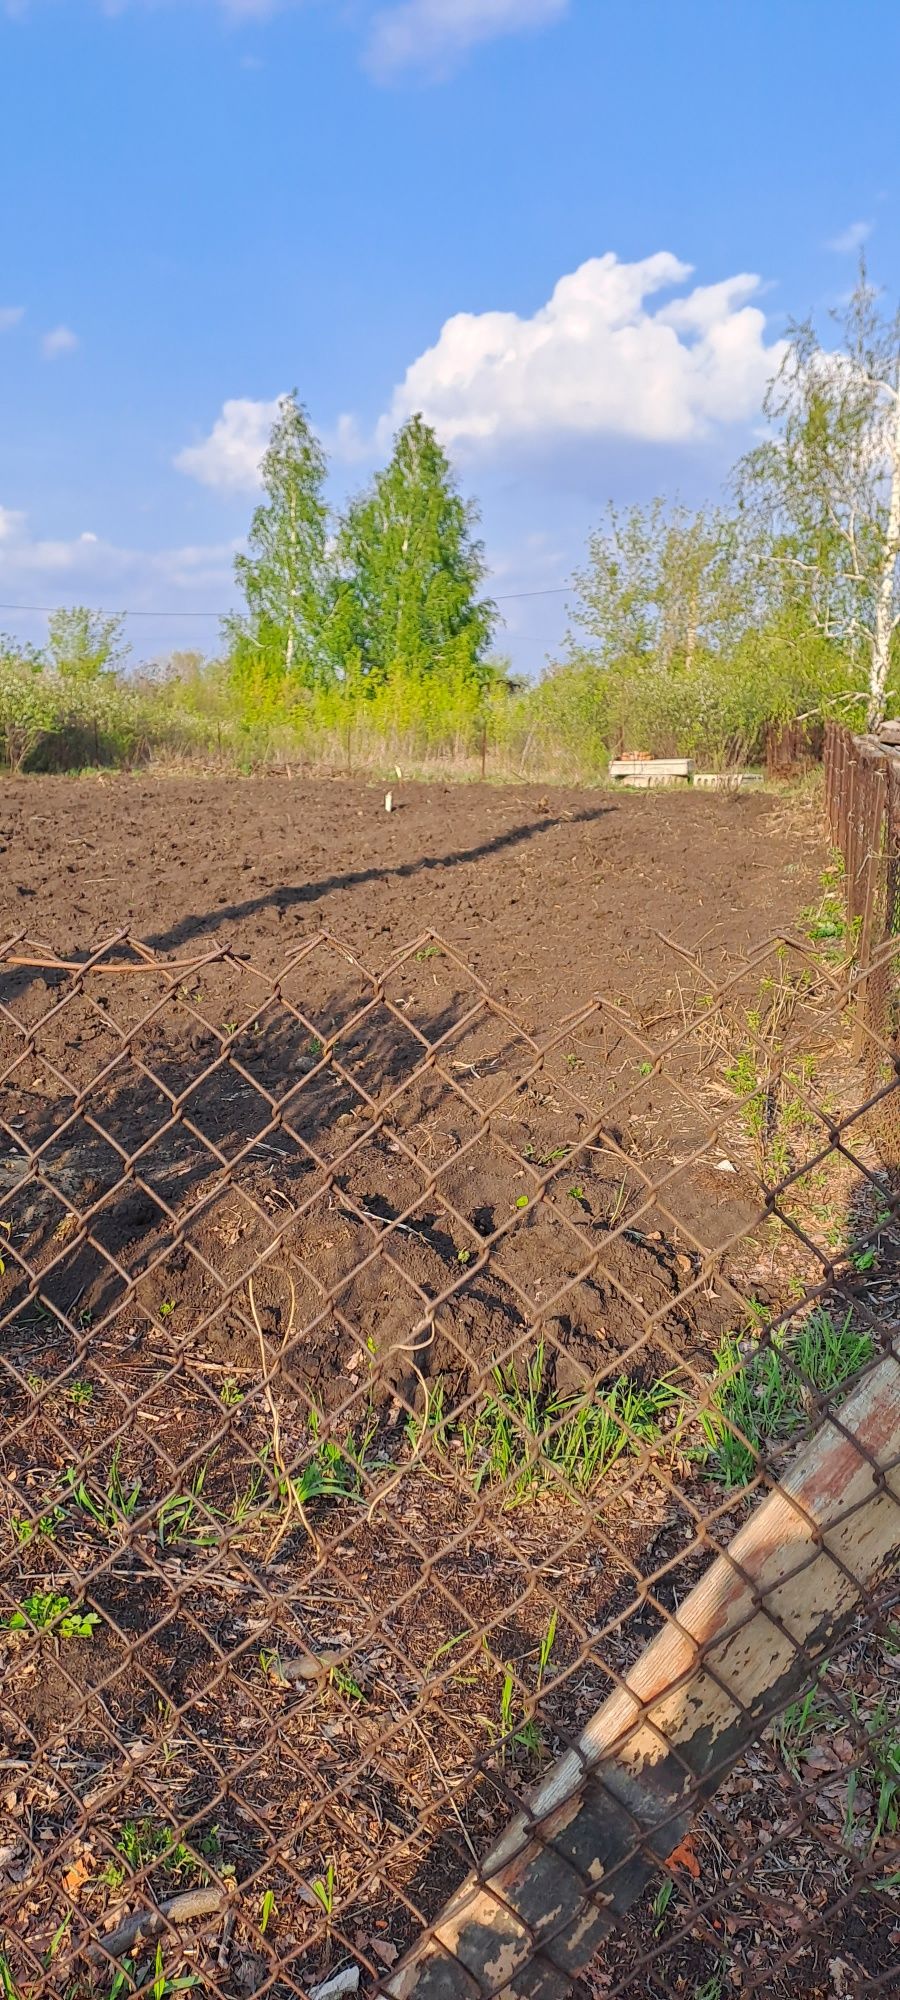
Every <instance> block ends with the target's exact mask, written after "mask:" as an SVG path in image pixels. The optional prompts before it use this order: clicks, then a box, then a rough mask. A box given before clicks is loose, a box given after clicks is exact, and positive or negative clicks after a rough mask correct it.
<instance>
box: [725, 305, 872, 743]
mask: <svg viewBox="0 0 900 2000" xmlns="http://www.w3.org/2000/svg"><path fill="white" fill-rule="evenodd" d="M841 331H842V342H841V345H840V347H839V348H838V349H837V350H834V349H829V348H825V347H823V346H822V344H821V342H820V341H819V338H818V336H817V334H816V331H815V328H814V326H813V324H812V321H811V320H807V321H805V322H803V323H802V324H798V325H794V326H792V327H791V329H790V339H789V341H788V343H787V346H786V349H785V353H784V358H783V360H782V363H781V367H780V368H779V371H778V374H777V375H776V376H775V378H774V380H773V382H772V383H771V384H770V386H769V390H768V393H767V396H766V401H765V405H764V408H765V414H766V416H767V418H768V419H769V421H770V423H771V424H772V425H773V429H774V435H773V436H772V437H771V438H770V439H768V440H767V441H766V442H765V443H763V444H761V445H760V446H759V447H758V448H757V449H756V450H755V451H753V452H751V453H750V454H749V456H748V457H747V458H745V459H744V460H743V461H742V464H741V466H740V467H739V469H738V492H739V495H740V499H741V503H742V506H743V508H744V510H745V511H756V512H757V513H758V514H759V516H760V517H761V519H762V520H763V521H764V523H765V527H766V529H767V531H768V534H769V537H770V542H769V549H770V553H769V561H770V563H771V564H773V565H774V566H775V567H776V568H777V569H778V570H779V571H780V573H781V577H782V582H783V587H784V590H785V593H786V595H787V596H788V597H790V598H792V599H793V600H794V601H795V602H796V603H797V604H798V605H799V606H801V607H802V608H803V609H804V610H805V612H806V613H807V615H808V616H809V617H810V618H811V620H812V622H813V623H814V625H815V626H816V627H817V628H818V630H819V631H820V632H822V633H824V634H825V636H826V637H827V638H829V639H831V640H833V641H835V642H836V644H838V645H839V646H841V647H842V648H843V649H844V650H845V651H846V652H847V653H848V654H849V655H850V657H851V658H852V659H853V660H854V661H855V662H856V663H857V665H858V668H859V671H860V675H861V678H862V679H864V681H865V684H866V704H867V722H868V727H869V728H870V729H877V727H878V725H879V724H880V723H881V722H882V721H883V720H884V714H885V707H886V696H887V684H888V675H889V672H890V666H891V654H892V644H893V639H894V634H895V632H896V630H897V625H898V621H900V317H898V315H896V314H895V315H892V316H889V315H888V314H886V313H885V311H884V310H883V308H882V305H881V301H880V299H879V296H878V293H877V292H876V291H875V290H874V288H873V287H872V286H871V285H870V284H869V283H868V281H867V278H866V273H865V268H864V267H861V269H860V277H859V282H858V284H857V287H856V290H855V291H854V293H853V296H852V298H851V300H850V302H849V305H848V307H847V310H846V313H845V315H844V317H843V320H842V322H841Z"/></svg>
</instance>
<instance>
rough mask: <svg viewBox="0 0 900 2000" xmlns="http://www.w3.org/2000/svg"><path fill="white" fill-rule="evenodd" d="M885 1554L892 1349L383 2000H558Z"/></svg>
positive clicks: (889, 1525) (806, 1675)
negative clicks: (497, 1999) (485, 1999)
mask: <svg viewBox="0 0 900 2000" xmlns="http://www.w3.org/2000/svg"><path fill="white" fill-rule="evenodd" d="M898 1552H900V1359H898V1351H897V1350H896V1349H895V1350H893V1351H892V1352H891V1353H889V1354H888V1355H887V1356H886V1357H885V1359H884V1360H883V1361H881V1362H880V1363H879V1364H878V1366H877V1367H875V1368H873V1369H872V1370H871V1371H870V1372H869V1374H868V1375H867V1376H866V1378H865V1380H864V1381H863V1382H862V1383H861V1384H860V1386H859V1387H858V1388H857V1390H856V1391H855V1393H854V1394H853V1395H852V1396H851V1397H850V1398H849V1399H848V1400H847V1402H846V1403H844V1404H843V1405H842V1406H841V1408H840V1411H839V1412H838V1413H836V1415H835V1417H834V1418H829V1419H828V1420H827V1421H826V1422H825V1423H824V1424H823V1427H822V1429H821V1430H820V1431H819V1433H818V1434H817V1436H816V1437H815V1438H814V1439H813V1440H812V1442H811V1443H810V1444H809V1445H808V1446H807V1447H806V1449H805V1450H804V1451H803V1452H802V1453H801V1454H800V1455H799V1456H798V1458H797V1459H796V1461H795V1463H794V1465H793V1467H792V1469H791V1471H790V1473H789V1474H788V1475H786V1477H785V1479H784V1481H783V1483H782V1484H781V1485H780V1486H779V1487H778V1488H777V1489H776V1490H775V1491H773V1492H772V1493H770V1494H769V1495H768V1497H767V1498H766V1499H765V1501H764V1502H763V1503H762V1504H761V1506H760V1507H758V1508H757V1510H756V1512H755V1513H754V1514H753V1515H752V1517H751V1519H750V1520H749V1521H748V1522H747V1523H746V1524H745V1526H744V1527H743V1528H742V1529H741V1530H740V1532H739V1533H738V1534H737V1535H736V1536H735V1537H734V1540H733V1541H732V1542H731V1543H730V1545H729V1547H728V1549H727V1551H725V1553H723V1554H722V1555H720V1556H718V1557H717V1558H716V1559H715V1561H714V1562H713V1563H712V1564H711V1566H710V1568H709V1570H708V1571H707V1573H706V1575H705V1576H704V1577H703V1578H702V1580H701V1582H700V1583H699V1584H698V1585H697V1586H696V1588H695V1589H694V1590H693V1591H692V1592H691V1594H690V1596H689V1597H688V1598H687V1600H686V1602H685V1603H684V1605H683V1606H682V1607H681V1609H680V1611H679V1612H678V1614H677V1618H676V1617H674V1616H673V1617H672V1619H671V1621H670V1622H669V1623H668V1624H667V1625H666V1628H665V1630H664V1631H662V1632H661V1633H660V1634H659V1636H658V1637H657V1638H656V1639H654V1640H653V1642H652V1644H651V1645H649V1646H648V1647H647V1648H646V1650H645V1651H644V1652H643V1653H642V1655H641V1657H640V1659H639V1660H638V1661H637V1663H636V1665H635V1666H634V1667H633V1668H632V1669H631V1670H630V1672H629V1674H628V1677H627V1686H623V1687H622V1688H620V1689H618V1690H617V1691H616V1693H615V1694H613V1695H611V1696H610V1698H609V1700H608V1701H606V1702H604V1704H603V1706H602V1707H601V1708H599V1709H598V1710H597V1711H596V1713H595V1714H594V1715H593V1716H592V1718H591V1720H590V1722H589V1723H588V1724H587V1727H586V1728H585V1730H584V1732H583V1734H582V1736H581V1739H580V1742H579V1745H578V1747H577V1749H576V1750H573V1751H570V1752H568V1753H567V1755H566V1756H564V1757H562V1758H560V1759H559V1761H558V1763H557V1764H556V1765H555V1766H554V1768H553V1770H552V1771H551V1772H550V1773H549V1775H548V1776H547V1777H546V1778H545V1779H544V1781H543V1783H542V1784H541V1786H540V1788H539V1790H538V1791H537V1793H536V1794H535V1797H534V1799H533V1800H532V1804H531V1809H530V1812H529V1813H528V1814H527V1816H526V1815H524V1814H522V1815H520V1816H519V1817H518V1818H517V1819H515V1820H514V1821H513V1822H512V1823H511V1825H510V1826H509V1827H508V1828H507V1831H506V1833H505V1834H504V1835H503V1836H502V1838H501V1839H500V1841H499V1842H498V1843H497V1845H496V1846H495V1847H494V1848H493V1850H492V1851H491V1853H490V1854H488V1855H487V1857H486V1858H485V1860H484V1861H483V1863H482V1864H481V1867H480V1868H479V1870H478V1872H477V1874H473V1875H472V1876H470V1877H469V1879H468V1880H467V1881H466V1882H464V1883H463V1885H462V1887H461V1888H460V1889H459V1890H457V1892H456V1894H455V1895H454V1896H452V1897H451V1899H450V1901H449V1902H448V1903H447V1904H446V1905H445V1908H444V1909H443V1911H442V1912H441V1914H440V1916H439V1917H438V1918H437V1919H436V1920H435V1922H434V1923H433V1924H432V1925H431V1926H430V1927H429V1929H428V1930H427V1931H426V1932H425V1934H424V1935H423V1937H422V1938H421V1939H420V1940H419V1942H418V1943H417V1944H416V1945H415V1946H414V1947H413V1949H412V1951H411V1952H410V1953H409V1954H408V1955H407V1957H406V1958H405V1959H404V1960H403V1963H402V1964H401V1965H400V1966H398V1968H397V1970H396V1972H395V1973H394V1974H393V1975H392V1977H391V1978H390V1979H389V1980H387V1981H385V1982H384V1983H383V1986H382V1991H383V1992H384V1993H385V1994H387V1995H389V1996H390V1997H391V2000H473V1997H474V2000H478V1996H483V1995H486V1994H491V1995H494V1994H502V1995H503V1996H504V2000H561V1996H563V1995H564V1994H565V1993H566V1992H567V1991H568V1988H569V1986H570V1984H571V1981H572V1980H573V1979H574V1978H575V1976H576V1974H577V1973H578V1972H579V1971H580V1969H581V1968H582V1967H583V1966H584V1965H586V1964H587V1963H588V1961H589V1959H590V1958H591V1957H592V1955H593V1953H594V1952H595V1951H596V1949H597V1946H598V1945H599V1944H600V1942H601V1940H602V1939H603V1938H604V1937H605V1936H606V1934H607V1933H608V1932H609V1931H610V1930H611V1929H612V1928H613V1926H614V1925H615V1923H616V1922H617V1921H618V1919H619V1917H620V1916H621V1915H622V1914H623V1913H624V1912H625V1911H626V1910H627V1909H628V1908H629V1907H630V1905H631V1904H632V1903H633V1902H634V1901H635V1899H636V1897H637V1896H638V1895H640V1893H641V1891H642V1889H643V1888H644V1887H645V1886H646V1884H647V1883H648V1881H650V1880H651V1878H652V1877H653V1876H654V1875H655V1873H656V1865H655V1861H658V1862H662V1861H664V1860H665V1858H666V1856H667V1855H668V1854H671V1852H672V1850H673V1849H674V1848H675V1847H676V1846H677V1845H678V1842H679V1840H681V1839H682V1838H683V1835H684V1833H685V1832H686V1830H687V1828H688V1826H689V1825H690V1822H691V1819H692V1818H693V1816H694V1814H695V1812H696V1811H697V1809H698V1807H699V1806H700V1805H702V1804H703V1802H704V1800H705V1799H707V1798H709V1797H711V1795H712V1794H713V1792H714V1791H715V1790H716V1788H717V1787H718V1785H720V1784H721V1782H722V1780H723V1778H724V1777H725V1776H726V1774H727V1772H728V1771H729V1770H731V1768H732V1767H733V1765H734V1764H735V1763H736V1762H737V1760H738V1759H739V1757H740V1756H741V1755H742V1753H743V1752H744V1750H745V1749H746V1748H747V1746H748V1744H750V1743H751V1742H752V1741H753V1740H754V1738H755V1737H757V1736H758V1735H759V1734H760V1733H761V1731H762V1730H763V1729H764V1728H765V1726H766V1724H767V1723H768V1722H769V1721H770V1720H771V1718H772V1717H773V1716H774V1715H777V1714H778V1713H779V1712H780V1711H781V1710H782V1709H783V1708H784V1707H785V1706H786V1704H787V1703H788V1702H789V1701H791V1700H792V1699H793V1697H794V1696H795V1695H796V1694H797V1693H798V1691H799V1690H800V1689H802V1688H803V1686H804V1685H805V1684H806V1683H807V1682H808V1681H809V1679H810V1675H811V1672H812V1671H813V1670H814V1667H815V1664H816V1662H817V1661H819V1660H821V1659H822V1657H823V1656H824V1654H825V1653H826V1652H827V1651H828V1649H829V1648H830V1647H831V1646H832V1645H833V1644H834V1642H835V1640H836V1639H837V1638H838V1637H839V1636H840V1634H841V1632H842V1631H843V1630H845V1628H846V1627H847V1625H848V1624H849V1623H850V1621H851V1620H852V1618H853V1616H854V1615H855V1613H856V1611H857V1609H858V1606H859V1602H860V1598H861V1597H862V1596H863V1595H864V1594H865V1592H866V1590H867V1588H868V1586H869V1585H870V1584H871V1582H872V1580H873V1578H874V1577H875V1576H876V1575H877V1574H878V1572H879V1571H880V1570H882V1569H883V1568H884V1566H885V1564H887V1563H889V1562H891V1561H892V1560H895V1559H896V1557H897V1554H898ZM654 1857H655V1860H654Z"/></svg>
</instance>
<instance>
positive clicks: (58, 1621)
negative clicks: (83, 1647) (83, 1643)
mask: <svg viewBox="0 0 900 2000" xmlns="http://www.w3.org/2000/svg"><path fill="white" fill-rule="evenodd" d="M99 1623H100V1613H99V1611H78V1610H77V1609H76V1610H73V1609H72V1602H71V1599H70V1598H68V1597H61V1596H59V1595H58V1594H57V1593H56V1592H55V1591H52V1590H35V1591H33V1592H32V1595H31V1596H30V1597H23V1599H22V1602H21V1605H20V1606H19V1609H18V1610H17V1611H13V1612H12V1614H11V1616H10V1617H9V1618H7V1619H5V1620H4V1624H5V1625H6V1628H7V1630H8V1631H10V1632H28V1631H30V1630H34V1631H37V1632H46V1631H48V1630H49V1628H50V1627H51V1626H54V1627H55V1628H56V1632H57V1636H58V1637H59V1638H60V1639H89V1638H90V1636H91V1633H92V1632H93V1630H94V1626H95V1625H99Z"/></svg>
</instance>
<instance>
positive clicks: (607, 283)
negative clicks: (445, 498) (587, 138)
mask: <svg viewBox="0 0 900 2000" xmlns="http://www.w3.org/2000/svg"><path fill="white" fill-rule="evenodd" d="M690 275H691V266H690V265H689V264H683V263H682V262H681V261H680V260H679V259H678V258H677V257H675V256H673V255H672V253H671V252H670V251H668V250H661V251H659V252H657V254H656V255H655V256H651V257H645V258H643V259H641V260H639V261H638V262H636V263H633V264H624V263H620V262H619V260H618V258H617V257H616V256H615V255H614V254H613V253H612V252H611V251H609V252H607V254H606V255H605V256H603V257H593V258H591V259H589V260H588V262H587V263H584V264H582V265H580V266H579V268H578V270H576V271H573V272H571V273H570V274H568V275H567V276H566V277H563V278H560V280H559V283H558V284H557V285H556V286H555V287H554V290H553V293H552V295H551V297H550V299H549V300H548V302H547V304H546V305H543V306H541V307H539V309H538V311H537V312H535V313H534V314H533V316H532V317H531V318H521V317H520V316H519V315H518V314H517V313H514V312H485V313H457V314H455V315H454V317H453V318H452V319H448V320H446V321H445V323H444V326H443V327H442V329H441V332H440V334H439V336H438V339H437V340H436V342H435V344H434V346H433V347H430V348H428V349H427V350H426V352H425V353H424V354H421V355H420V356H419V358H418V360H416V361H414V362H413V363H412V366H411V367H410V368H408V369H407V372H406V375H405V377H404V379H403V381H402V382H401V383H400V385H399V387H398V388H397V389H396V390H395V393H394V397H393V401H392V403H391V407H390V409H389V410H388V411H387V412H386V414H385V416H384V417H383V418H382V420H381V423H380V425H379V427H378V436H379V441H380V442H381V443H382V444H383V443H384V441H385V439H386V438H387V437H388V436H389V435H390V433H391V431H392V430H393V429H394V428H395V427H396V425H397V424H398V423H402V422H403V420H404V419H405V418H406V417H408V416H409V415H410V414H411V413H412V412H413V411H414V410H421V412H422V413H423V415H424V416H425V417H426V418H427V419H428V421H429V422H430V423H433V424H434V425H435V428H436V429H437V430H438V432H439V434H440V435H441V437H442V438H443V439H444V441H445V443H447V444H449V445H451V446H455V447H457V448H464V447H469V448H478V447H481V448H489V447H491V446H501V445H507V444H509V443H510V442H512V441H513V440H516V439H522V438H534V439H536V438H541V437H546V438H555V439H560V438H563V437H566V436H570V437H571V436H576V437H584V438H586V437H599V436H603V435H610V436H619V437H628V438H635V439H641V440H645V441H647V442H650V443H654V444H674V443H679V442H686V441H691V440H693V439H696V438H700V437H704V436H706V435H708V434H709V433H710V432H711V431H712V430H713V429H714V428H715V426H717V425H720V424H728V423H740V422H746V421H747V419H749V418H750V417H752V416H753V415H754V413H755V412H756V411H757V410H758V409H759V405H760V401H761V398H762V395H763V392H764V389H765V385H766V383H767V381H768V380H769V378H770V376H771V375H772V374H773V372H774V370H775V368H776V367H777V365H778V362H779V359H780V356H781V352H782V347H781V344H780V343H778V342H773V343H772V344H771V345H769V346H767V345H766V340H765V330H766V321H765V315H764V314H763V313H762V312H761V311H760V309H759V307H758V306H757V305H751V304H750V303H749V301H750V300H751V299H752V298H753V297H754V295H755V294H756V293H758V291H759V289H760V280H759V279H758V278H756V277H753V276H751V275H748V274H746V273H741V274H740V275H738V276H736V277H732V278H726V279H725V280H723V281H722V282H721V283H719V284H715V285H696V286H694V287H693V289H692V290H691V291H689V292H687V293H685V294H684V295H683V296H682V297H681V298H677V299H675V300H671V301H670V302H669V303H668V304H664V305H662V306H658V307H657V308H656V310H655V311H654V310H653V309H652V308H650V307H649V306H648V303H647V302H648V300H650V299H652V298H653V297H654V296H655V295H656V294H658V293H660V292H663V291H668V290H670V289H671V288H672V287H673V286H676V285H684V283H685V282H686V280H687V279H688V278H689V277H690Z"/></svg>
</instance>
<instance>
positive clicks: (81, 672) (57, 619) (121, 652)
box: [47, 604, 131, 681]
mask: <svg viewBox="0 0 900 2000" xmlns="http://www.w3.org/2000/svg"><path fill="white" fill-rule="evenodd" d="M124 627H125V621H124V619H123V618H115V617H104V615H103V613H102V612H101V611H89V610H88V609H87V607H86V606H85V605H83V604H76V605H73V606H72V608H71V609H70V610H60V611H51V613H50V617H49V619H48V621H47V658H48V660H49V663H50V665H51V667H52V668H53V670H54V672H55V673H57V674H59V675H61V677H62V679H63V680H68V681H94V680H98V679H99V677H100V675H101V674H110V673H117V672H118V670H119V669H120V668H121V667H123V666H124V664H125V661H126V660H127V658H128V655H129V653H130V651H131V648H130V646H128V645H126V643H125V640H124V637H123V633H124Z"/></svg>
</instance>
